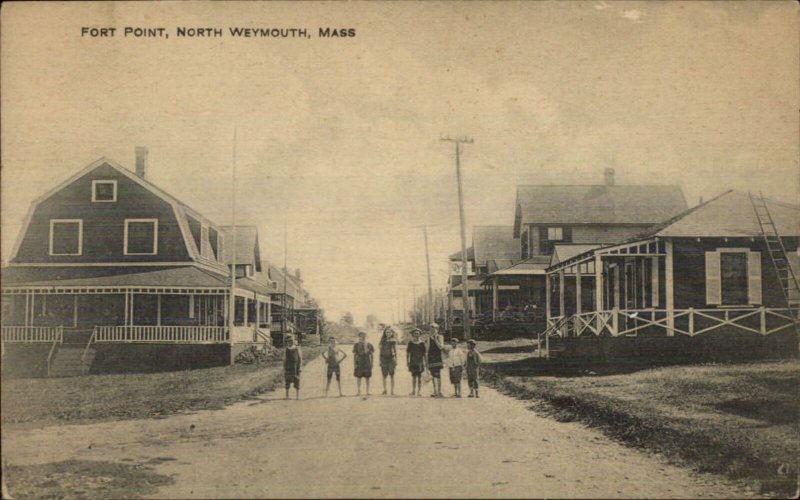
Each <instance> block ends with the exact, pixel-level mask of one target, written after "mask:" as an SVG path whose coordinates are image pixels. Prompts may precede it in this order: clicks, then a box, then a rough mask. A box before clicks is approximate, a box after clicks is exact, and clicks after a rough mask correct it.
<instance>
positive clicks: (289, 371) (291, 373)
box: [283, 337, 303, 399]
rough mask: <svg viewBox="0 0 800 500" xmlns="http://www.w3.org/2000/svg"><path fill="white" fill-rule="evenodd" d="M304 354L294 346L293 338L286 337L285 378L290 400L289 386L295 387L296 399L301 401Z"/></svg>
mask: <svg viewBox="0 0 800 500" xmlns="http://www.w3.org/2000/svg"><path fill="white" fill-rule="evenodd" d="M302 366H303V354H302V353H301V352H300V347H299V346H296V345H294V338H293V337H286V350H285V352H284V356H283V378H284V380H285V382H286V399H289V386H291V385H294V393H295V399H300V370H301V368H302Z"/></svg>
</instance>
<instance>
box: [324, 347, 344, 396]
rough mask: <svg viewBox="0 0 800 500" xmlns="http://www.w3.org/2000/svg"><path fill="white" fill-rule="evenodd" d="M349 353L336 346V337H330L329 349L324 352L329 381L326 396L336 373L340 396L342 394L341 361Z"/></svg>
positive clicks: (326, 386)
mask: <svg viewBox="0 0 800 500" xmlns="http://www.w3.org/2000/svg"><path fill="white" fill-rule="evenodd" d="M346 357H347V353H346V352H344V351H343V350H341V349H339V348H338V347H336V338H335V337H330V338H328V349H327V350H326V351H325V352H323V353H322V358H323V359H324V360H325V366H326V367H327V372H328V383H327V384H326V385H325V397H328V390H329V389H330V388H331V378H332V377H333V375H334V374H336V385H338V386H339V397H341V396H342V369H341V363H342V361H344V358H346Z"/></svg>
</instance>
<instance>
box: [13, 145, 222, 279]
mask: <svg viewBox="0 0 800 500" xmlns="http://www.w3.org/2000/svg"><path fill="white" fill-rule="evenodd" d="M102 167H108V168H111V169H113V170H115V171H116V172H119V173H120V174H122V175H123V176H125V177H127V178H128V179H130V180H131V181H133V182H135V183H137V184H139V185H140V186H142V187H143V188H145V189H147V190H149V191H150V192H152V193H153V194H155V195H156V196H158V197H160V198H161V199H162V200H164V201H165V202H166V203H168V204H170V205H171V206H172V208H173V211H174V213H175V218H176V219H177V221H178V226H179V228H180V231H181V235H182V236H183V240H184V243H185V244H186V248H187V251H188V252H189V254H190V255H191V256H192V258H193V259H194V260H206V261H207V263H209V264H210V265H212V266H218V267H223V265H222V264H220V263H217V262H216V261H213V260H208V259H202V257H201V249H199V248H197V245H196V244H195V241H194V238H192V237H191V232H190V230H189V226H188V221H187V215H191V216H192V217H194V218H196V219H197V220H199V221H201V222H202V223H205V224H207V225H208V226H210V227H218V226H217V225H216V224H215V223H213V222H212V221H210V220H209V219H208V218H206V217H204V216H203V215H202V214H201V213H200V212H198V211H197V210H194V209H193V208H191V207H189V206H188V205H187V204H185V203H183V202H182V201H180V200H178V199H177V198H175V197H174V196H172V195H171V194H169V193H167V192H166V191H164V190H163V189H161V188H160V187H158V186H156V185H155V184H153V183H152V182H150V181H149V180H147V179H143V178H142V177H139V176H138V175H136V173H135V172H132V171H130V170H128V169H127V168H125V167H123V166H122V165H120V164H119V163H117V162H116V161H114V160H111V159H109V158H106V157H101V158H99V159H97V160H95V161H94V162H92V163H90V164H89V165H87V166H86V167H85V168H83V169H81V170H80V171H78V172H77V173H75V174H73V175H72V176H70V177H69V178H68V179H67V180H65V181H63V182H61V183H59V184H58V185H57V186H55V187H53V188H52V189H50V190H48V191H47V192H46V193H44V194H43V195H41V196H39V197H38V198H36V199H35V200H34V201H33V202H32V203H31V206H30V208H29V210H28V214H27V216H26V218H25V221H24V222H23V227H22V229H21V231H20V233H19V235H18V238H17V241H16V244H15V246H14V250H13V251H12V253H11V255H12V256H13V257H12V259H11V260H12V261H16V260H17V254H18V251H19V246H20V243H21V242H22V238H23V237H24V235H25V233H26V232H27V230H28V227H29V225H30V222H31V218H32V216H33V212H34V208H35V207H36V206H37V205H39V204H40V203H41V202H42V201H44V200H46V199H48V198H50V197H51V196H53V195H54V194H56V193H57V192H59V191H61V190H62V189H64V188H65V187H66V186H68V185H70V184H72V183H73V182H75V181H77V180H78V179H80V178H81V177H83V176H85V175H87V174H89V173H90V172H92V171H94V170H96V169H99V168H102Z"/></svg>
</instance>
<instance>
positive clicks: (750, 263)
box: [747, 252, 761, 304]
mask: <svg viewBox="0 0 800 500" xmlns="http://www.w3.org/2000/svg"><path fill="white" fill-rule="evenodd" d="M747 298H748V303H750V304H761V252H749V253H748V254H747Z"/></svg>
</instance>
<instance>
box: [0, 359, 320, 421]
mask: <svg viewBox="0 0 800 500" xmlns="http://www.w3.org/2000/svg"><path fill="white" fill-rule="evenodd" d="M322 350H323V347H319V346H313V347H311V346H308V347H303V357H304V359H305V361H306V362H308V361H310V360H312V359H314V358H316V357H317V356H318V355H319V354H320V353H321V352H322ZM282 377H283V368H282V362H281V361H280V360H271V361H267V362H265V363H258V364H250V365H233V366H223V367H217V368H208V369H203V370H186V371H180V372H165V373H147V374H124V375H92V376H86V377H71V378H50V379H47V378H43V379H10V380H3V381H2V384H0V385H1V386H2V400H1V401H2V423H3V425H4V426H5V425H9V424H15V425H17V424H19V425H24V426H29V425H30V426H40V425H49V424H57V423H65V422H67V423H90V422H96V421H103V420H121V419H133V418H151V417H162V416H165V415H170V414H175V413H181V412H186V411H195V410H207V409H220V408H223V407H224V406H226V405H228V404H231V403H234V402H236V401H239V400H242V399H246V398H248V397H253V396H255V395H258V394H261V393H264V392H267V391H270V390H272V389H274V388H275V387H276V385H277V384H279V383H280V382H281V380H282Z"/></svg>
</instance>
